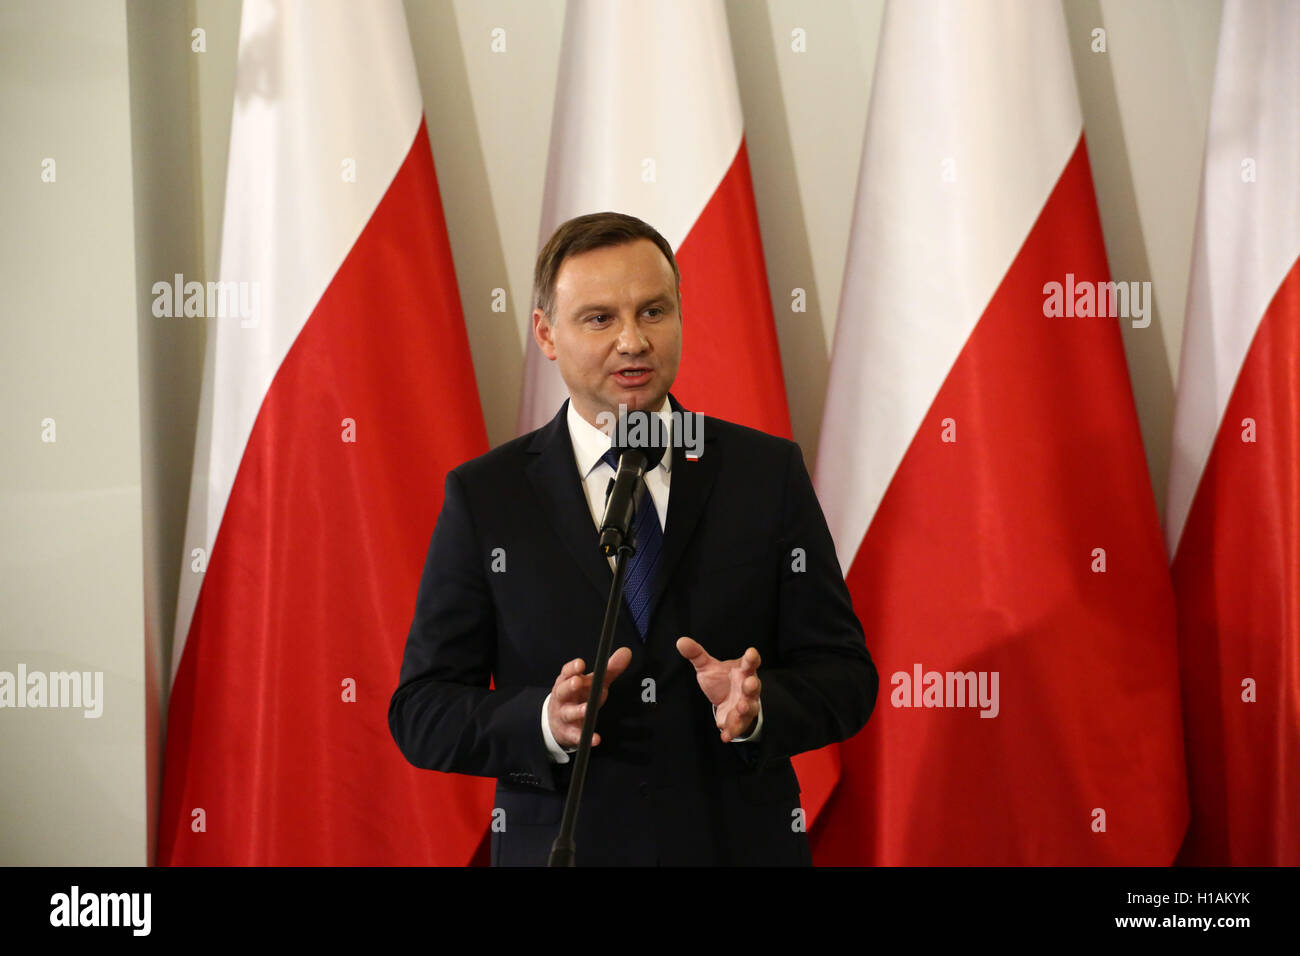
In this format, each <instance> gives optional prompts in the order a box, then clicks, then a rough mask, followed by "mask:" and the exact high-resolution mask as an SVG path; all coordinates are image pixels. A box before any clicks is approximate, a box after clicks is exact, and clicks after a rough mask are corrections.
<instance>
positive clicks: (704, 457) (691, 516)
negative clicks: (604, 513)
mask: <svg viewBox="0 0 1300 956" xmlns="http://www.w3.org/2000/svg"><path fill="white" fill-rule="evenodd" d="M668 401H669V402H671V403H672V407H673V411H675V412H679V413H680V415H681V417H680V418H678V422H679V423H680V422H681V421H682V420H683V419H684V418H685V416H687V415H690V414H691V412H689V411H687V410H686V409H685V408H683V407H682V404H681V402H679V401H677V399H676V398H674V397H673V395H672V394H671V393H669V395H668ZM714 437H715V436H714V434H713V430H712V429H711V428H709V427H708V419H707V418H706V419H705V426H704V428H703V438H704V444H705V448H704V449H703V450H702V453H701V455H700V457H699V460H698V461H687V460H686V449H685V448H683V447H682V446H681V445H680V444H677V445H674V447H673V460H672V475H671V478H670V482H669V491H668V526H667V527H666V528H664V554H663V559H662V563H661V564H660V565H659V571H658V575H657V579H656V581H655V592H654V596H653V597H652V598H651V601H650V619H651V620H652V621H653V620H654V613H655V609H656V608H658V606H659V601H660V599H661V598H662V597H663V595H664V591H665V590H666V589H667V587H668V582H669V580H671V579H672V576H673V571H674V570H675V569H676V568H677V565H678V563H679V562H680V561H681V559H682V555H683V554H685V552H686V546H687V545H688V544H689V543H690V540H691V536H692V535H693V534H694V533H695V526H696V525H697V524H698V523H699V520H700V515H702V514H703V513H704V506H705V504H706V503H707V502H708V500H709V493H710V492H711V491H712V490H713V481H714V479H715V478H716V477H717V475H718V466H719V464H720V461H719V449H718V443H717V442H716V441H714ZM675 440H676V438H675Z"/></svg>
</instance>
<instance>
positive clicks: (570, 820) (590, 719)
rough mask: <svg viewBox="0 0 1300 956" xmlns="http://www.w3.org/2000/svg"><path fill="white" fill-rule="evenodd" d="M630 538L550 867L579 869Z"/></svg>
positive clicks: (619, 557)
mask: <svg viewBox="0 0 1300 956" xmlns="http://www.w3.org/2000/svg"><path fill="white" fill-rule="evenodd" d="M631 537H632V536H631V535H630V534H629V535H628V536H627V537H626V538H624V540H623V544H621V545H620V546H619V548H618V553H617V554H616V555H615V557H614V583H613V584H612V585H611V586H610V589H609V599H608V600H607V601H606V602H605V621H604V623H603V624H602V625H601V627H600V643H599V644H598V645H597V647H596V669H595V672H594V673H593V674H592V678H591V693H590V695H589V696H588V697H587V713H586V714H585V715H584V716H583V718H582V736H581V737H580V738H579V740H578V752H577V753H576V754H575V755H574V758H573V775H572V776H571V777H570V778H569V792H568V794H567V795H566V796H565V798H564V816H563V817H562V818H561V821H560V833H559V835H558V836H557V837H556V838H555V842H554V843H553V844H551V858H550V861H549V862H548V863H547V866H577V865H578V864H577V861H576V859H575V856H574V850H575V847H574V844H573V831H574V828H575V826H576V825H577V822H578V804H579V803H580V802H581V801H582V785H583V783H584V781H585V780H586V779H587V761H588V760H589V759H590V758H591V735H592V734H593V733H595V730H596V712H597V711H598V710H600V695H601V690H602V688H603V687H604V686H605V663H606V661H608V660H609V653H610V647H611V646H612V645H613V643H614V626H615V624H617V623H618V609H619V605H621V604H622V603H623V579H624V578H625V577H626V576H627V558H628V557H629V556H630V555H631V554H632V553H633V552H634V551H635V550H636V549H635V547H634V545H633V544H632V543H631V540H630V539H631Z"/></svg>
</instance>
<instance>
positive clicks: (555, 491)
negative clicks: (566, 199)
mask: <svg viewBox="0 0 1300 956" xmlns="http://www.w3.org/2000/svg"><path fill="white" fill-rule="evenodd" d="M534 286H535V289H534V300H535V305H536V309H535V311H534V313H533V333H534V339H535V340H536V342H537V344H538V347H539V348H541V349H542V351H543V353H544V354H545V355H546V356H547V358H549V359H551V360H553V361H556V362H557V363H558V365H559V371H560V374H561V376H562V377H563V379H564V382H565V384H566V386H567V387H568V390H569V395H570V398H569V400H568V401H566V402H565V403H564V405H563V406H562V407H561V408H560V410H559V412H558V413H557V414H556V416H555V418H554V419H553V420H552V421H551V423H550V424H549V425H546V426H544V427H543V428H541V429H538V430H537V431H534V432H532V433H530V434H528V435H524V436H522V437H520V438H517V439H515V440H513V441H510V442H507V443H505V444H504V445H501V446H500V447H498V448H496V449H494V450H492V451H490V452H488V453H487V454H486V455H482V456H480V457H478V458H475V459H473V460H472V461H469V462H466V463H465V464H463V465H461V466H459V467H458V468H456V469H454V470H453V471H452V472H450V473H449V474H448V476H447V481H446V490H445V498H444V502H443V507H442V512H441V514H440V515H439V517H438V522H437V525H436V527H435V529H434V533H433V538H432V541H431V543H430V546H429V554H428V559H427V561H426V564H425V568H424V574H423V577H422V579H421V582H420V589H419V594H418V597H417V601H416V610H415V616H414V620H413V621H412V624H411V630H410V634H409V636H408V639H407V644H406V652H405V656H404V658H403V661H402V669H401V675H400V678H399V686H398V688H397V690H396V691H395V692H394V694H393V697H392V700H391V702H390V706H389V726H390V728H391V730H392V734H393V737H394V739H395V740H396V741H397V744H398V746H399V747H400V748H401V750H402V753H403V754H404V755H405V756H406V758H407V759H408V760H409V761H410V762H411V763H412V764H414V765H415V766H418V767H424V768H428V769H431V770H441V771H446V772H454V773H468V774H477V775H483V776H491V777H496V778H497V780H498V784H497V791H496V803H495V806H496V809H497V811H498V812H496V813H494V820H495V823H496V825H494V826H493V833H492V862H493V865H544V864H545V863H546V861H547V857H548V855H549V852H550V848H551V844H552V842H553V841H554V839H555V836H556V834H557V832H558V830H559V821H560V816H561V812H562V809H563V805H564V798H565V794H566V792H567V788H568V783H569V778H570V774H571V772H572V766H573V762H572V760H571V759H570V756H569V755H570V754H571V753H572V752H573V750H574V749H576V746H577V742H578V737H579V734H580V731H581V727H582V721H583V716H584V713H585V707H586V704H587V701H588V696H589V694H590V692H591V683H592V680H591V675H590V673H588V672H587V671H588V664H593V663H594V661H593V660H592V656H593V655H594V653H595V649H596V641H597V638H598V636H599V633H600V627H601V620H602V617H603V613H604V608H605V603H606V597H607V595H608V593H609V589H610V587H611V585H612V583H613V572H612V564H613V562H612V559H607V558H605V557H604V556H603V555H602V554H601V553H600V550H599V547H598V544H597V540H598V526H599V523H600V519H601V517H602V514H603V510H604V505H605V493H606V488H607V486H608V485H609V481H610V478H612V476H613V474H614V468H613V464H614V463H613V461H612V460H610V459H612V456H607V457H606V458H604V459H603V458H602V455H604V454H605V453H606V452H607V451H608V449H609V447H610V441H611V439H610V437H609V435H608V428H605V429H604V430H602V428H601V427H600V426H606V425H607V424H608V422H609V421H610V420H611V419H612V418H613V417H614V416H617V415H618V413H619V412H620V410H640V411H643V412H650V413H658V414H659V415H660V416H661V417H662V419H663V420H664V422H665V424H666V425H668V426H669V427H670V428H673V429H675V431H674V432H673V433H672V436H671V438H672V440H671V444H670V447H669V449H668V452H667V454H666V455H665V456H664V460H663V461H662V462H661V463H660V464H659V465H658V466H656V467H654V468H653V469H651V470H650V471H648V472H647V474H646V477H645V479H644V480H645V485H646V493H645V494H644V497H643V499H642V501H641V504H640V506H639V508H638V513H637V517H636V519H635V520H636V529H637V530H636V541H637V554H636V555H635V556H634V557H633V558H632V559H631V561H630V562H629V565H630V570H629V572H628V578H627V581H626V582H625V586H624V597H625V604H624V605H623V606H622V608H621V613H620V615H619V618H618V625H617V632H616V634H615V644H616V646H617V645H621V646H619V647H618V649H617V650H616V651H615V652H614V653H613V654H612V655H611V657H610V660H609V664H608V670H607V673H606V681H605V692H604V694H603V695H602V698H601V701H600V702H599V703H598V705H597V706H598V707H599V708H600V710H599V715H598V723H597V727H596V729H597V734H596V738H595V743H596V746H595V747H594V749H593V750H592V755H591V761H590V764H589V766H588V772H587V779H586V784H585V787H584V790H583V798H582V804H581V812H580V814H579V817H578V825H577V830H576V837H575V844H576V859H577V862H578V864H579V865H719V864H733V865H734V864H741V865H754V864H775V865H808V864H810V863H811V857H810V854H809V849H808V840H807V834H806V833H805V832H804V826H803V815H802V811H801V809H800V806H799V783H798V780H797V778H796V777H795V774H794V770H793V767H792V766H791V763H790V757H791V756H792V755H793V754H796V753H800V752H803V751H806V750H812V749H815V748H818V747H821V746H824V745H826V744H829V743H831V742H833V741H839V740H843V739H845V738H847V737H849V736H851V735H853V734H854V733H856V732H857V731H858V730H859V729H861V728H862V726H863V725H864V724H865V723H866V721H867V718H868V717H869V716H870V713H871V710H872V707H873V706H874V703H875V697H876V690H877V683H878V682H877V675H876V670H875V667H874V665H873V664H872V661H871V657H870V655H869V654H868V652H867V648H866V645H865V642H864V637H863V633H862V628H861V625H860V624H859V623H858V619H857V616H856V615H855V614H854V612H853V607H852V604H851V602H850V598H849V593H848V589H847V588H846V587H845V584H844V579H843V576H842V574H841V572H840V568H839V564H838V561H837V559H836V556H835V549H834V546H833V543H832V541H831V537H830V533H829V531H828V530H827V527H826V521H825V518H824V517H823V515H822V512H821V508H820V507H819V505H818V503H817V499H816V496H815V494H814V492H813V487H812V482H811V481H810V479H809V477H808V472H807V469H806V467H805V466H804V462H803V457H802V455H801V453H800V450H799V447H798V446H797V445H795V444H794V443H793V442H790V441H787V440H785V439H782V438H776V437H773V436H771V435H767V434H765V433H763V432H759V431H756V430H753V429H750V428H745V427H742V426H740V425H735V424H732V423H729V422H723V421H720V420H718V419H713V418H705V417H702V416H701V418H702V422H703V424H702V429H701V431H702V439H703V440H702V441H701V442H698V443H697V444H696V447H695V448H694V449H692V448H691V447H688V444H689V441H688V440H695V439H699V438H700V437H701V436H700V434H695V435H693V436H692V435H691V434H689V433H690V432H691V431H692V429H691V428H690V427H689V426H690V425H691V424H692V420H691V419H689V418H688V417H687V416H689V415H690V413H689V412H687V410H686V409H684V408H683V407H682V405H681V403H680V402H678V401H677V399H676V398H675V397H673V396H672V395H671V394H670V393H669V388H670V386H671V385H672V382H673V379H674V377H675V376H676V373H677V367H678V363H679V360H680V355H681V342H682V338H681V336H682V312H681V294H680V274H679V272H678V269H677V264H676V261H675V259H674V257H673V253H672V248H671V246H669V244H668V243H667V242H666V241H665V240H664V239H663V237H662V236H660V235H659V233H658V232H657V231H655V230H654V229H653V228H651V227H650V226H648V225H647V224H645V223H644V222H642V221H641V220H639V219H635V218H633V217H631V216H624V215H621V214H618V213H598V214H593V215H590V216H580V217H578V218H577V219H573V220H570V221H569V222H567V223H565V224H564V225H562V226H561V227H560V228H559V229H558V230H556V233H555V235H554V236H552V238H551V239H550V241H549V242H548V243H547V244H546V246H545V248H543V250H542V252H541V254H540V255H539V257H538V263H537V269H536V273H535V276H534ZM698 420H699V419H696V421H698ZM490 679H491V680H493V681H494V684H493V686H491V687H490V686H489V680H490ZM485 823H486V821H485Z"/></svg>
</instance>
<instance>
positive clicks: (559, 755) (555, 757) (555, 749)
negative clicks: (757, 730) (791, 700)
mask: <svg viewBox="0 0 1300 956" xmlns="http://www.w3.org/2000/svg"><path fill="white" fill-rule="evenodd" d="M550 704H551V695H550V694H547V695H546V700H544V701H542V739H543V740H544V741H546V751H547V753H549V754H550V755H551V762H552V763H568V762H569V754H571V753H573V752H574V751H575V750H577V749H578V748H577V747H574V748H573V750H565V749H564V748H563V747H561V746H560V745H559V744H558V743H556V742H555V735H554V734H553V733H551V722H550V721H549V720H547V719H546V709H547V708H548V707H549V706H550ZM759 719H760V720H762V719H763V711H762V708H761V707H760V708H759Z"/></svg>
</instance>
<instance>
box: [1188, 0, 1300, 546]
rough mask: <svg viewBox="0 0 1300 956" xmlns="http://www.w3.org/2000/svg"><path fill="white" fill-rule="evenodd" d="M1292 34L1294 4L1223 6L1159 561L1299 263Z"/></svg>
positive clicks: (1297, 70) (1298, 143) (1235, 2)
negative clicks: (1271, 308) (1266, 321)
mask: <svg viewBox="0 0 1300 956" xmlns="http://www.w3.org/2000/svg"><path fill="white" fill-rule="evenodd" d="M1297 37H1300V3H1295V2H1294V0H1253V2H1250V3H1245V2H1240V0H1228V2H1227V3H1226V4H1224V7H1223V20H1222V26H1221V27H1220V32H1219V60H1218V65H1217V66H1216V67H1215V73H1214V93H1213V95H1212V97H1211V100H1210V121H1209V129H1208V131H1207V141H1206V151H1205V169H1204V172H1203V174H1202V180H1201V206H1200V210H1199V212H1198V215H1197V222H1196V239H1195V246H1194V249H1193V253H1192V270H1191V284H1190V288H1189V289H1188V295H1187V319H1186V324H1185V326H1184V332H1183V350H1182V358H1181V361H1180V363H1179V370H1178V403H1177V409H1176V412H1175V415H1174V440H1173V455H1172V461H1171V462H1170V472H1169V501H1168V506H1167V509H1166V511H1167V520H1166V522H1165V536H1166V541H1167V543H1168V546H1169V555H1170V559H1171V560H1172V558H1173V556H1174V554H1175V553H1176V551H1177V548H1178V542H1179V540H1180V539H1181V537H1182V533H1183V526H1184V525H1185V524H1186V521H1187V513H1188V511H1189V510H1190V509H1191V506H1192V499H1193V497H1194V496H1195V494H1196V489H1197V486H1198V485H1199V484H1200V481H1201V474H1202V472H1203V471H1204V470H1205V464H1206V461H1207V460H1208V459H1209V456H1210V449H1211V448H1212V447H1213V445H1214V439H1215V435H1216V434H1217V433H1218V430H1219V424H1220V422H1221V421H1222V419H1223V413H1224V410H1225V409H1226V408H1227V405H1228V399H1229V397H1230V396H1231V394H1232V390H1233V387H1234V386H1235V385H1236V383H1237V376H1238V374H1239V373H1240V372H1241V366H1242V363H1243V362H1244V361H1245V358H1246V352H1247V350H1248V349H1249V347H1250V343H1251V341H1252V340H1253V339H1254V337H1255V333H1256V331H1258V329H1259V323H1260V319H1261V318H1262V317H1263V315H1264V312H1265V310H1266V309H1267V308H1268V304H1269V302H1270V301H1271V300H1272V298H1273V296H1274V295H1275V294H1276V292H1277V290H1278V287H1279V286H1280V285H1281V284H1282V280H1283V278H1285V276H1286V274H1287V271H1288V270H1289V269H1290V268H1291V266H1292V265H1293V264H1294V263H1295V261H1296V259H1297V258H1300V60H1297V54H1296V51H1297V41H1296V38H1297ZM1252 172H1253V175H1254V181H1253V182H1252V181H1247V180H1248V179H1249V176H1250V174H1251V173H1252Z"/></svg>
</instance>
